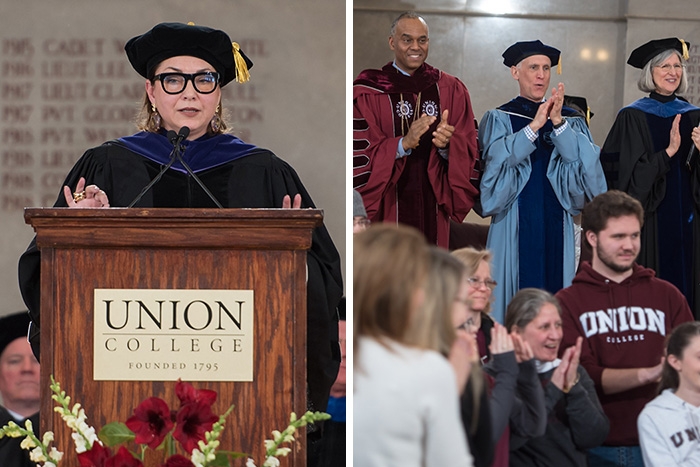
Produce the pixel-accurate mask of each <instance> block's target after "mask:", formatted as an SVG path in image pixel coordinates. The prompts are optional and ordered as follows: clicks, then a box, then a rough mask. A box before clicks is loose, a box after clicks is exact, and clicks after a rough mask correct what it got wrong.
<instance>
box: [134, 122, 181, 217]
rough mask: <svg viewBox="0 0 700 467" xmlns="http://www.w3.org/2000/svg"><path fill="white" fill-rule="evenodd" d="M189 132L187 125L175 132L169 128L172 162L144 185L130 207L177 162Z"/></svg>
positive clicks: (168, 136) (168, 135)
mask: <svg viewBox="0 0 700 467" xmlns="http://www.w3.org/2000/svg"><path fill="white" fill-rule="evenodd" d="M189 134H190V129H189V128H187V127H186V126H183V127H182V128H180V131H178V132H177V133H175V132H174V131H173V130H168V133H167V135H166V136H167V138H168V141H170V142H171V143H172V145H173V150H172V151H170V155H169V157H170V162H168V163H167V164H166V165H164V166H163V168H162V169H160V172H158V175H156V176H155V177H154V178H153V180H151V181H150V183H149V184H148V185H146V186H145V187H143V190H141V193H139V194H138V196H137V197H136V198H134V200H133V201H132V202H131V203H129V205H128V206H127V207H128V208H133V207H134V205H135V204H136V203H138V202H139V201H140V200H141V198H143V195H145V194H146V192H148V190H150V189H151V187H152V186H153V185H155V184H156V183H158V180H160V179H161V177H162V176H163V174H164V173H165V171H166V170H168V169H169V168H170V167H172V165H173V164H174V163H175V161H176V160H178V157H176V154H178V155H179V153H180V151H182V145H181V143H182V141H183V140H184V139H185V138H187V136H188V135H189Z"/></svg>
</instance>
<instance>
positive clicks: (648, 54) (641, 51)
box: [627, 37, 690, 68]
mask: <svg viewBox="0 0 700 467" xmlns="http://www.w3.org/2000/svg"><path fill="white" fill-rule="evenodd" d="M684 44H685V50H684V49H683V45H684ZM689 47H690V42H686V41H683V40H681V39H678V38H677V37H668V38H666V39H655V40H653V41H649V42H647V43H646V44H644V45H640V46H639V47H637V48H636V49H634V50H633V51H632V53H631V54H630V58H629V59H627V64H628V65H632V66H633V67H635V68H644V65H646V64H647V63H648V62H649V60H651V59H652V58H654V57H656V56H657V55H659V54H660V53H661V52H664V51H666V50H671V49H674V50H677V51H678V52H679V53H680V54H681V56H683V55H687V53H688V48H689ZM686 60H687V57H686Z"/></svg>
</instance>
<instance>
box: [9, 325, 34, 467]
mask: <svg viewBox="0 0 700 467" xmlns="http://www.w3.org/2000/svg"><path fill="white" fill-rule="evenodd" d="M28 329H29V314H28V313H27V312H26V311H23V312H19V313H15V314H12V315H9V316H5V317H4V318H1V319H0V395H1V396H2V403H3V406H2V407H0V426H5V425H7V424H8V423H9V422H10V421H13V422H15V423H17V424H18V425H21V426H24V424H25V421H26V420H27V419H29V420H31V422H32V427H33V428H34V433H38V431H39V400H40V398H39V394H40V390H39V362H37V360H36V358H34V354H33V353H32V348H31V346H30V345H29V341H28V340H27V330H28ZM21 442H22V438H9V437H5V438H2V439H0V466H2V467H34V466H35V464H34V463H33V462H31V461H30V460H29V451H26V450H24V449H22V448H21V447H20V443H21Z"/></svg>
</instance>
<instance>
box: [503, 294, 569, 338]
mask: <svg viewBox="0 0 700 467" xmlns="http://www.w3.org/2000/svg"><path fill="white" fill-rule="evenodd" d="M547 303H551V304H552V305H554V306H555V307H556V309H557V311H558V312H559V316H561V305H559V300H557V299H556V297H555V296H554V295H552V294H551V293H549V292H547V291H546V290H542V289H534V288H527V289H522V290H520V291H518V293H516V294H515V296H514V297H513V299H512V300H511V301H510V303H509V304H508V309H507V310H506V320H505V326H506V329H507V330H508V332H510V331H512V330H513V326H517V327H518V329H523V328H524V327H525V326H527V325H528V324H530V322H531V321H532V320H533V319H535V318H537V315H539V314H540V310H541V309H542V307H543V306H544V305H546V304H547Z"/></svg>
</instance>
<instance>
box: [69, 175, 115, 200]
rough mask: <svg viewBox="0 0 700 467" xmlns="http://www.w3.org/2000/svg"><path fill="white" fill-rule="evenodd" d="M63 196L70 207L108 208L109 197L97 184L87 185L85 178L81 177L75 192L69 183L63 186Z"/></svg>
mask: <svg viewBox="0 0 700 467" xmlns="http://www.w3.org/2000/svg"><path fill="white" fill-rule="evenodd" d="M63 196H64V197H65V198H66V204H67V205H68V207H69V208H108V207H109V197H108V196H107V193H105V192H104V191H102V190H100V188H99V187H98V186H97V185H90V186H87V187H86V186H85V178H84V177H80V180H78V185H76V187H75V192H71V189H70V187H69V186H68V185H66V186H64V187H63Z"/></svg>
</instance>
